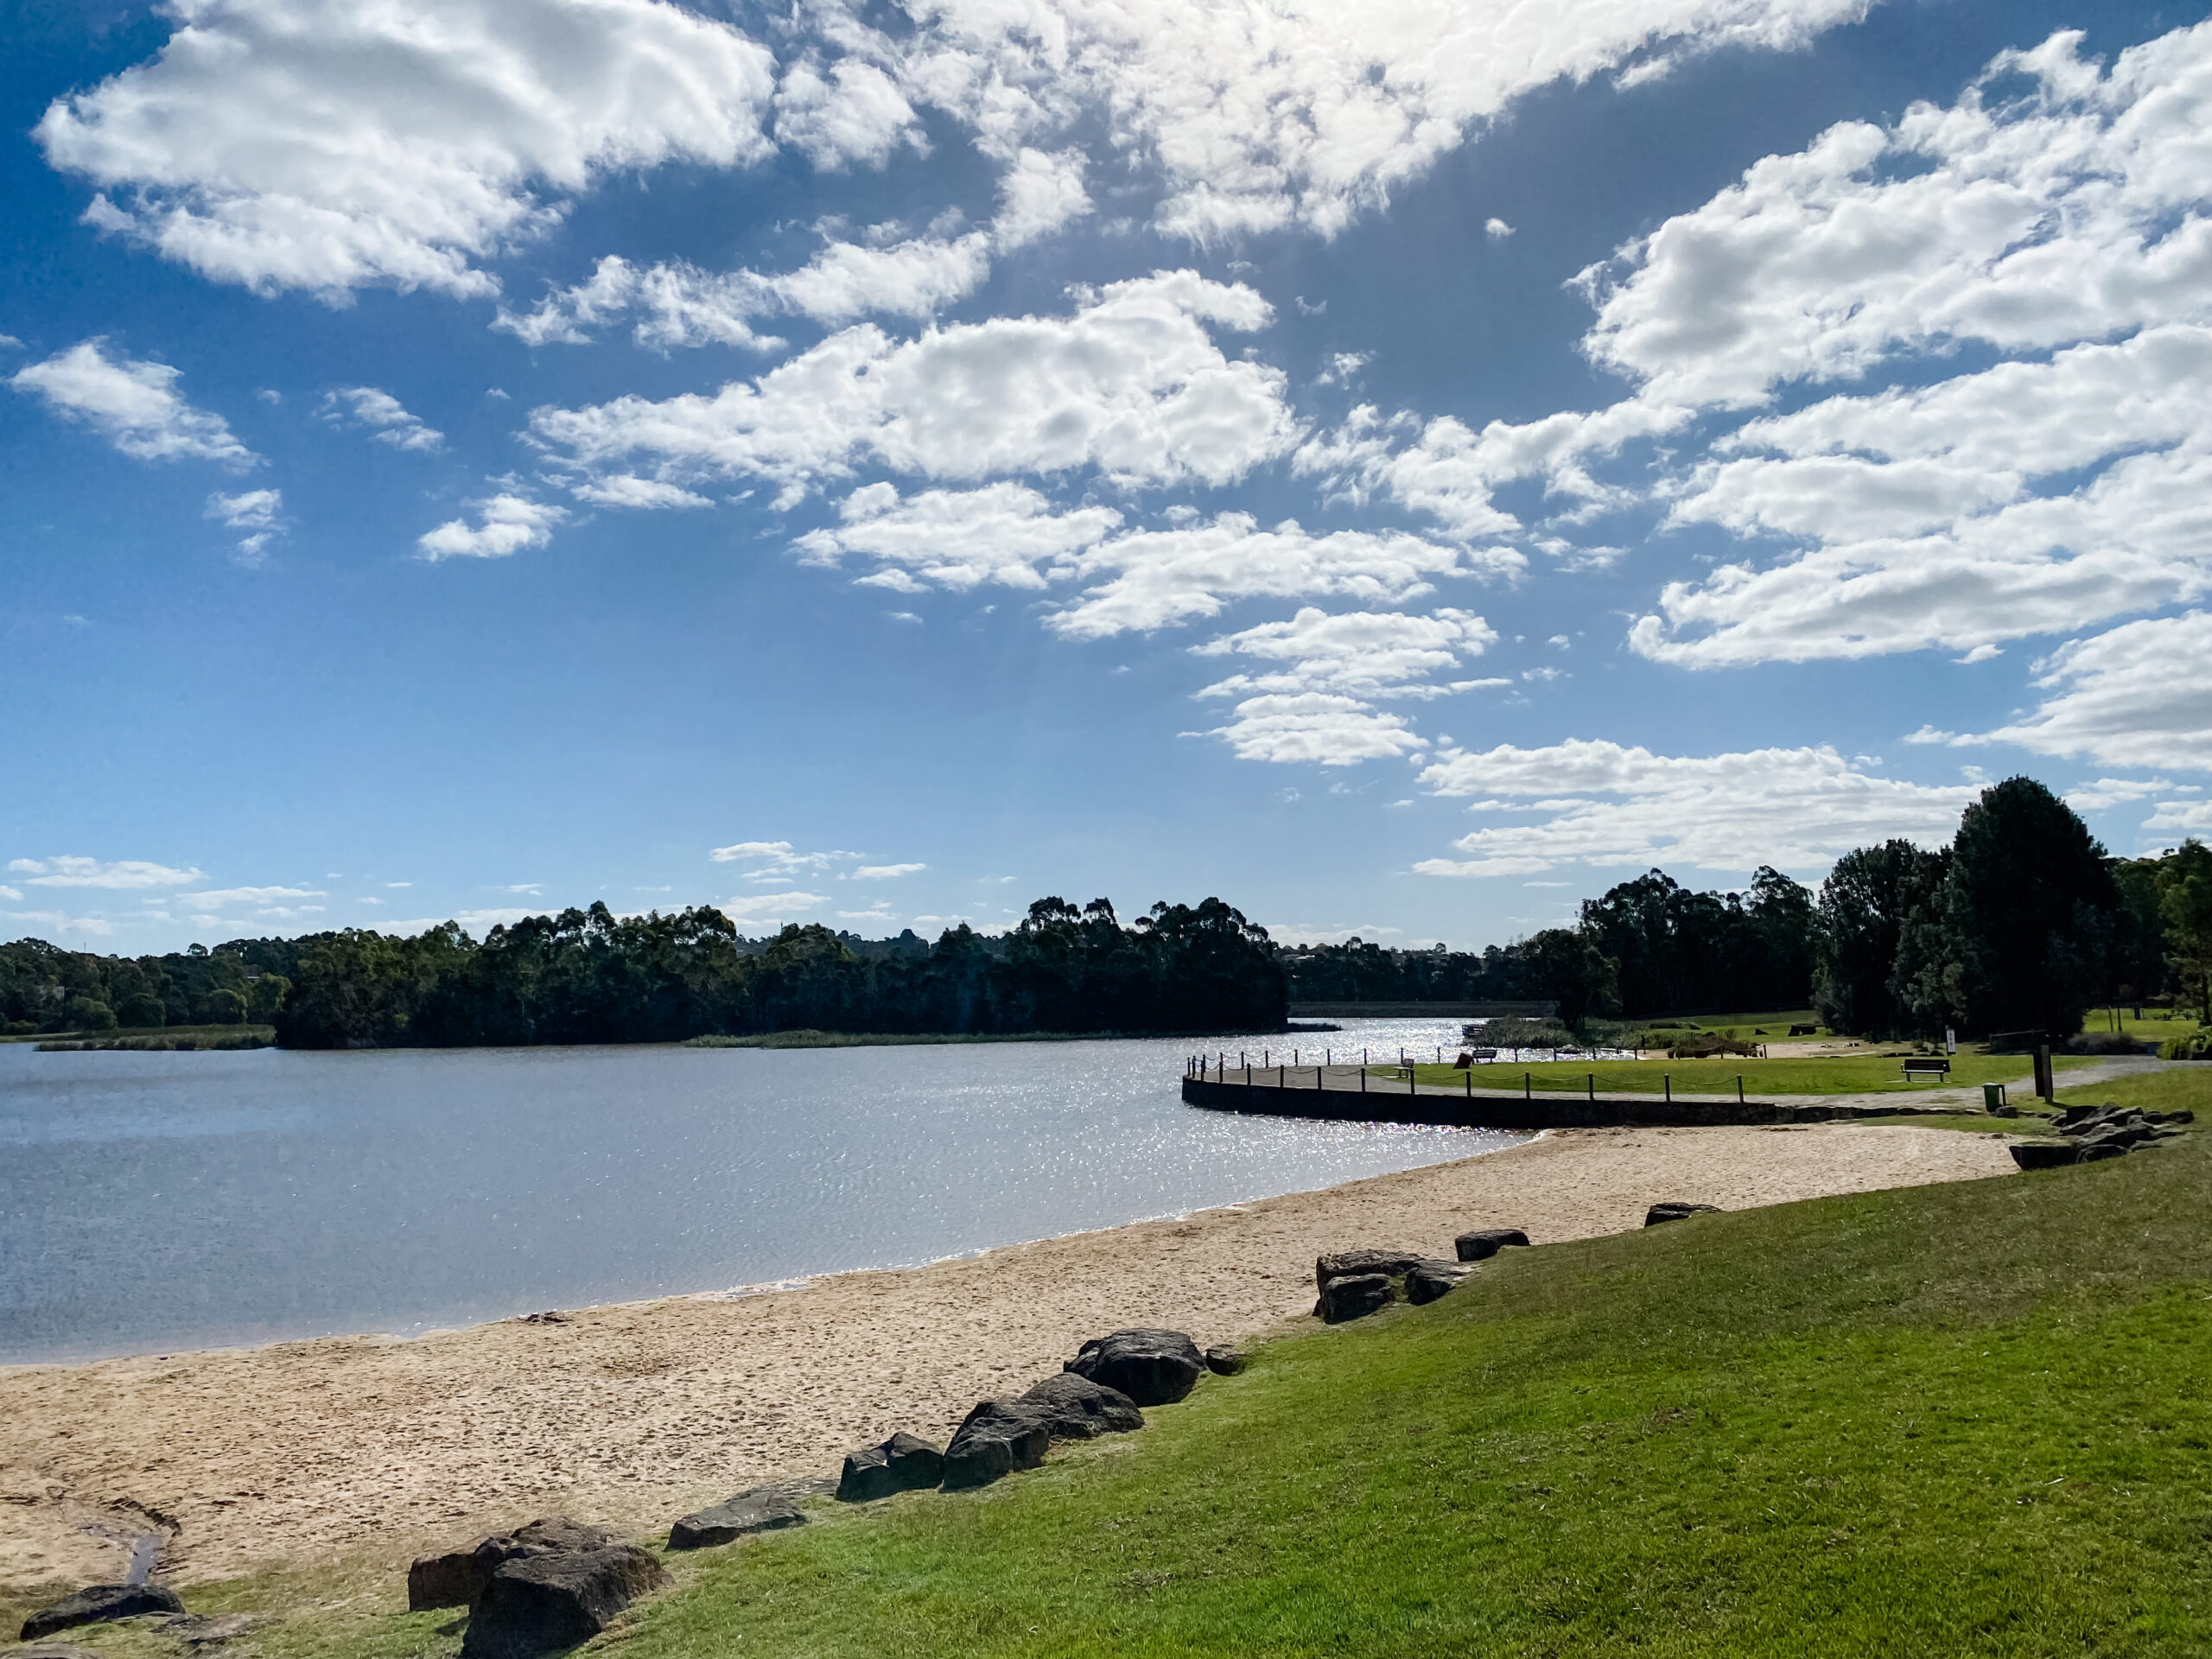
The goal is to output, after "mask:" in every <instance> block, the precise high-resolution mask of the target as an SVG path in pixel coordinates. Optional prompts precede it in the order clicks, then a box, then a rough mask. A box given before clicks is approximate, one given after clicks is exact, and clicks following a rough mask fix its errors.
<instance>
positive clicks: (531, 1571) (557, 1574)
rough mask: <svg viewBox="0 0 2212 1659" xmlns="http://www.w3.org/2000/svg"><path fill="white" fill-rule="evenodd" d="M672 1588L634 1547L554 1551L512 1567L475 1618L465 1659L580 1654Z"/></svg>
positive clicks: (499, 1576)
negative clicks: (612, 1624)
mask: <svg viewBox="0 0 2212 1659" xmlns="http://www.w3.org/2000/svg"><path fill="white" fill-rule="evenodd" d="M668 1582H669V1577H668V1570H667V1568H665V1567H663V1566H662V1565H661V1564H660V1562H659V1561H658V1560H656V1559H655V1558H654V1556H653V1554H652V1551H650V1550H644V1549H639V1548H637V1547H636V1546H635V1545H634V1544H618V1545H616V1546H614V1547H613V1548H610V1549H587V1550H566V1549H556V1550H549V1551H547V1552H546V1553H545V1554H542V1555H531V1556H528V1557H525V1558H523V1559H520V1560H512V1561H509V1562H507V1563H506V1564H505V1566H503V1567H500V1569H499V1571H498V1572H497V1573H493V1575H492V1582H491V1583H489V1584H487V1585H486V1586H484V1593H483V1594H482V1595H481V1596H479V1597H478V1598H477V1599H476V1605H475V1606H474V1608H473V1609H471V1611H470V1612H469V1617H468V1633H467V1635H466V1636H465V1637H462V1638H461V1655H462V1659H535V1656H537V1655H538V1654H542V1653H553V1652H557V1651H558V1650H559V1649H563V1648H573V1647H575V1645H576V1644H577V1643H581V1642H588V1641H589V1640H590V1639H591V1638H592V1637H594V1636H597V1635H598V1634H599V1633H600V1632H601V1630H605V1629H606V1628H607V1623H608V1621H609V1620H611V1619H612V1618H613V1617H614V1616H615V1615H616V1614H617V1613H619V1612H620V1611H622V1610H623V1609H624V1608H625V1607H627V1606H628V1605H630V1604H631V1603H632V1601H635V1600H636V1599H638V1598H639V1596H642V1595H645V1593H647V1592H650V1591H653V1590H658V1589H660V1588H662V1587H663V1586H665V1585H666V1584H667V1583H668Z"/></svg>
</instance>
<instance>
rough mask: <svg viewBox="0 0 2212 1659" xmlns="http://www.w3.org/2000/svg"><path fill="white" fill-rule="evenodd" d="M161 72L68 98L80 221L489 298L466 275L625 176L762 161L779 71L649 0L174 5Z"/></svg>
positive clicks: (259, 277) (337, 280)
mask: <svg viewBox="0 0 2212 1659" xmlns="http://www.w3.org/2000/svg"><path fill="white" fill-rule="evenodd" d="M171 15H172V16H175V18H176V20H177V25H178V26H177V29H176V31H175V34H174V35H171V36H170V38H169V41H168V44H167V45H166V46H165V47H164V48H162V52H161V54H159V56H158V57H156V58H155V59H153V60H150V61H149V62H145V63H142V64H139V65H137V66H136V67H133V68H130V69H127V70H125V71H124V72H123V73H120V74H118V75H115V76H112V77H111V78H110V79H107V80H105V81H103V82H102V83H101V84H100V85H99V86H97V87H95V88H93V89H92V91H90V92H83V93H79V94H77V95H74V96H73V97H70V98H67V99H61V100H59V101H57V102H56V103H55V104H54V105H53V106H52V107H51V108H50V109H48V111H47V112H46V116H45V118H44V119H43V120H41V122H40V123H39V125H38V128H37V130H36V136H37V137H38V140H39V142H40V143H41V144H42V145H43V146H44V148H45V150H46V155H47V159H48V162H51V163H52V164H53V165H54V167H56V168H60V169H62V170H64V171H66V172H70V173H73V174H76V175H79V176H81V177H84V178H86V179H88V180H90V181H92V182H93V183H94V184H96V185H98V186H99V187H101V188H102V190H103V191H104V192H108V191H111V192H115V193H117V194H116V195H115V197H114V198H113V199H112V200H111V197H110V196H109V195H108V194H101V195H99V196H98V197H96V198H95V200H94V202H93V207H92V211H91V213H88V214H87V218H88V219H90V220H91V221H92V223H94V224H96V225H98V226H101V227H102V228H105V229H112V230H116V231H119V232H124V233H126V234H128V235H130V236H131V237H133V238H137V239H139V240H142V241H143V242H145V243H147V244H149V245H151V246H152V247H154V248H155V249H156V250H157V251H160V252H161V253H162V255H163V256H164V257H168V258H171V259H175V260H178V261H180V262H181V263H183V264H188V265H190V266H192V267H193V268H194V269H195V270H198V271H200V274H201V275H203V276H205V277H209V278H212V279H213V280H215V281H219V282H234V283H245V284H246V285H248V286H250V287H251V288H254V289H257V290H260V291H264V292H266V291H271V290H274V289H283V288H305V289H317V290H321V291H323V292H325V293H331V292H336V291H341V290H344V289H351V288H357V287H360V286H362V285H364V284H369V283H397V284H399V285H401V286H403V287H412V286H416V285H421V286H426V287H429V288H434V289H443V290H445V291H446V292H448V293H452V294H457V295H488V294H491V293H493V292H494V291H495V290H496V288H497V284H496V283H495V282H494V281H493V278H492V277H490V276H488V275H487V274H486V273H485V272H484V271H482V270H479V269H477V268H476V266H475V264H474V262H475V261H477V260H479V259H481V258H483V257H486V256H488V255H490V254H492V253H494V252H496V251H499V249H500V248H502V247H504V246H506V245H510V244H512V243H514V242H517V241H519V240H522V239H524V238H528V237H531V236H532V235H535V234H537V233H538V232H542V231H543V230H544V229H545V228H546V227H547V226H550V225H551V224H553V223H555V222H556V221H557V220H558V219H560V217H561V216H562V214H563V213H564V212H565V211H566V207H567V202H566V200H565V199H566V198H568V197H570V196H573V195H575V194H577V193H579V192H581V191H582V190H584V189H586V188H588V187H589V186H590V185H591V183H592V182H593V181H594V180H596V179H597V178H599V177H601V176H602V175H606V174H607V173H609V172H613V171H616V170H632V169H641V168H651V167H653V166H656V165H658V164H659V163H661V162H668V161H675V160H682V161H688V162H697V163H701V164H704V165H707V166H713V167H731V166H740V165H744V164H747V163H750V162H756V161H759V160H760V159H762V158H763V157H764V156H766V154H767V153H768V152H769V149H770V145H769V143H768V141H767V139H766V137H765V136H764V135H763V133H762V131H761V123H762V120H763V118H764V116H765V115H766V106H767V105H768V102H769V99H770V98H771V96H772V73H773V66H772V60H771V58H770V55H769V54H768V53H767V51H766V50H765V49H764V48H761V47H760V46H759V45H757V44H755V43H754V42H753V41H749V40H747V38H746V37H745V36H744V35H741V34H740V33H738V31H736V30H735V29H731V28H729V27H728V25H726V24H723V23H721V22H715V21H714V20H712V19H710V18H708V17H704V16H700V15H699V14H697V13H696V12H692V11H688V10H683V9H681V8H679V7H677V6H674V5H668V4H661V3H656V0H437V3H435V4H432V3H429V0H388V3H384V4H379V5H373V6H365V5H358V4H353V3H349V0H180V3H179V4H177V5H176V6H175V8H174V10H173V11H172V14H171Z"/></svg>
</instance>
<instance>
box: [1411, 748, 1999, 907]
mask: <svg viewBox="0 0 2212 1659" xmlns="http://www.w3.org/2000/svg"><path fill="white" fill-rule="evenodd" d="M1421 782H1422V783H1423V784H1424V785H1427V787H1428V789H1429V791H1430V792H1431V793H1432V794H1435V795H1441V796H1459V797H1465V796H1475V797H1479V799H1478V800H1477V801H1476V802H1475V804H1474V810H1480V811H1484V812H1485V813H1490V812H1498V813H1503V814H1507V815H1510V816H1521V815H1524V814H1525V815H1529V816H1530V817H1532V818H1533V821H1532V822H1529V823H1506V824H1500V825H1497V826H1495V827H1485V828H1484V829H1477V830H1475V831H1473V832H1472V833H1471V834H1469V835H1467V836H1462V837H1461V838H1460V839H1459V841H1458V842H1455V843H1454V846H1455V848H1456V849H1457V850H1458V851H1459V853H1461V854H1463V855H1465V856H1463V857H1460V858H1457V859H1448V858H1436V859H1427V860H1424V861H1421V862H1420V863H1418V864H1416V865H1414V868H1415V869H1416V870H1418V871H1420V872H1421V874H1427V875H1467V876H1472V875H1516V874H1531V873H1534V872H1536V871H1540V870H1548V869H1554V868H1560V867H1561V866H1564V865H1574V864H1582V865H1592V866H1596V867H1599V868H1609V867H1620V866H1633V865H1647V866H1648V865H1655V864H1669V865H1674V866H1676V867H1680V866H1683V865H1688V866H1690V867H1692V868H1697V869H1709V870H1730V871H1735V870H1748V869H1751V868H1754V867H1755V866H1758V865H1760V864H1773V865H1777V866H1778V867H1780V868H1785V869H1810V868H1818V867H1820V866H1821V865H1824V864H1826V863H1827V862H1829V861H1832V860H1834V858H1836V857H1837V856H1839V855H1841V854H1842V853H1845V852H1847V851H1848V850H1849V849H1852V848H1853V847H1859V846H1864V845H1866V843H1868V842H1877V841H1882V840H1885V839H1888V838H1889V837H1891V836H1902V837H1904V838H1905V839H1908V840H1911V841H1916V842H1921V843H1922V844H1923V845H1926V846H1935V845H1937V844H1939V843H1941V842H1944V841H1946V840H1948V838H1949V837H1950V836H1951V835H1952V833H1953V832H1954V831H1955V829H1957V827H1958V820H1959V815H1960V813H1961V812H1962V811H1963V810H1965V809H1966V807H1967V804H1969V803H1970V802H1971V801H1973V800H1974V798H1976V796H1977V795H1978V793H1979V791H1977V790H1976V789H1974V788H1973V787H1971V786H1967V785H1955V786H1948V787H1944V786H1929V785H1921V784H1911V783H1905V782H1903V781H1900V780H1898V779H1889V778H1882V777H1878V776H1876V775H1874V774H1873V773H1872V772H1867V771H1865V770H1863V769H1861V768H1860V767H1859V766H1858V765H1857V764H1856V763H1854V762H1851V761H1847V760H1845V759H1844V758H1843V757H1842V756H1841V755H1840V754H1839V753H1836V751H1835V750H1834V749H1833V748H1829V747H1826V746H1822V747H1818V748H1798V749H1758V750H1752V751H1749V752H1745V753H1731V754H1715V755H1704V756H1675V755H1661V754H1654V753H1652V752H1651V751H1649V749H1644V748H1640V747H1623V746H1622V745H1620V744H1618V743H1613V742H1609V741H1593V740H1574V741H1568V742H1565V743H1560V744H1554V745H1551V746H1549V747H1542V748H1533V749H1522V748H1516V747H1512V746H1510V745H1505V746H1502V747H1497V748H1494V749H1489V750H1484V751H1473V750H1464V749H1459V748H1450V749H1446V751H1444V752H1443V753H1440V754H1439V756H1438V757H1437V759H1436V760H1435V761H1434V762H1433V764H1431V765H1430V766H1427V767H1426V768H1425V769H1424V770H1423V771H1422V772H1421Z"/></svg>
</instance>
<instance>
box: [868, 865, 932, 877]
mask: <svg viewBox="0 0 2212 1659" xmlns="http://www.w3.org/2000/svg"><path fill="white" fill-rule="evenodd" d="M927 868H929V866H928V865H926V864H863V865H861V867H860V868H858V869H857V870H855V871H854V872H853V880H855V881H889V880H895V879H896V878H898V877H899V876H902V875H912V874H914V873H915V872H917V871H918V870H926V869H927Z"/></svg>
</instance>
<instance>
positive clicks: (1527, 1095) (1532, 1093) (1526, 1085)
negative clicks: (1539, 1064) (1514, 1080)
mask: <svg viewBox="0 0 2212 1659" xmlns="http://www.w3.org/2000/svg"><path fill="white" fill-rule="evenodd" d="M1531 1075H1532V1074H1531V1073H1529V1072H1527V1071H1523V1072H1522V1074H1521V1098H1522V1099H1523V1100H1534V1099H1535V1097H1536V1089H1535V1084H1532V1083H1530V1082H1529V1077H1530V1076H1531Z"/></svg>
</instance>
